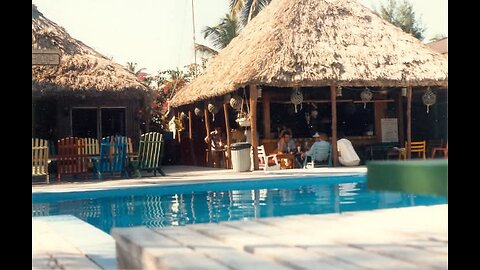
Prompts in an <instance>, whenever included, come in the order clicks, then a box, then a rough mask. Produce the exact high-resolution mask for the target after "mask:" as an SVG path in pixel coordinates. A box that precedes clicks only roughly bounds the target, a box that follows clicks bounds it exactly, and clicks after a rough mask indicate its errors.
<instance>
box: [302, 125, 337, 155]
mask: <svg viewBox="0 0 480 270" xmlns="http://www.w3.org/2000/svg"><path fill="white" fill-rule="evenodd" d="M312 137H314V138H315V142H314V143H313V145H312V147H310V149H309V150H308V151H307V152H305V153H302V156H301V158H302V160H303V159H304V158H305V156H312V155H313V154H314V153H315V156H312V158H313V159H314V160H315V161H318V162H321V161H324V160H327V159H328V155H329V153H330V147H331V146H330V143H329V142H328V141H327V140H328V137H327V135H326V134H325V133H318V132H316V133H315V134H314V135H313V136H312Z"/></svg>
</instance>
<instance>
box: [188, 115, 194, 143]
mask: <svg viewBox="0 0 480 270" xmlns="http://www.w3.org/2000/svg"><path fill="white" fill-rule="evenodd" d="M188 138H189V139H190V140H192V139H193V132H192V110H188Z"/></svg>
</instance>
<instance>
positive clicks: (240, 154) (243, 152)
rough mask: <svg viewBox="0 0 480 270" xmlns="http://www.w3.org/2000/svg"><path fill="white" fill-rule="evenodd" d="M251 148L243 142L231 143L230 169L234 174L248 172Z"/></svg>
mask: <svg viewBox="0 0 480 270" xmlns="http://www.w3.org/2000/svg"><path fill="white" fill-rule="evenodd" d="M251 146H252V145H251V144H249V143H245V142H240V143H232V144H231V145H230V150H231V154H232V168H233V171H234V172H247V171H250V166H251V165H250V149H251Z"/></svg>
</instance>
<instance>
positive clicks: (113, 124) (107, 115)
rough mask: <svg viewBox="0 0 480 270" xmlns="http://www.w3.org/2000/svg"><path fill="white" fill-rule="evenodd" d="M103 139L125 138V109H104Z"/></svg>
mask: <svg viewBox="0 0 480 270" xmlns="http://www.w3.org/2000/svg"><path fill="white" fill-rule="evenodd" d="M101 113H102V137H106V136H112V135H123V136H125V108H102V109H101Z"/></svg>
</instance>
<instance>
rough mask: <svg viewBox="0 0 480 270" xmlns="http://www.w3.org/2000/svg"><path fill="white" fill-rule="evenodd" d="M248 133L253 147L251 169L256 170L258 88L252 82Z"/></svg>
mask: <svg viewBox="0 0 480 270" xmlns="http://www.w3.org/2000/svg"><path fill="white" fill-rule="evenodd" d="M249 88H250V132H251V133H250V134H251V137H252V147H253V169H254V170H258V158H257V157H258V150H257V147H258V142H257V98H258V89H257V86H256V85H254V84H251V85H250V87H249Z"/></svg>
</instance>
